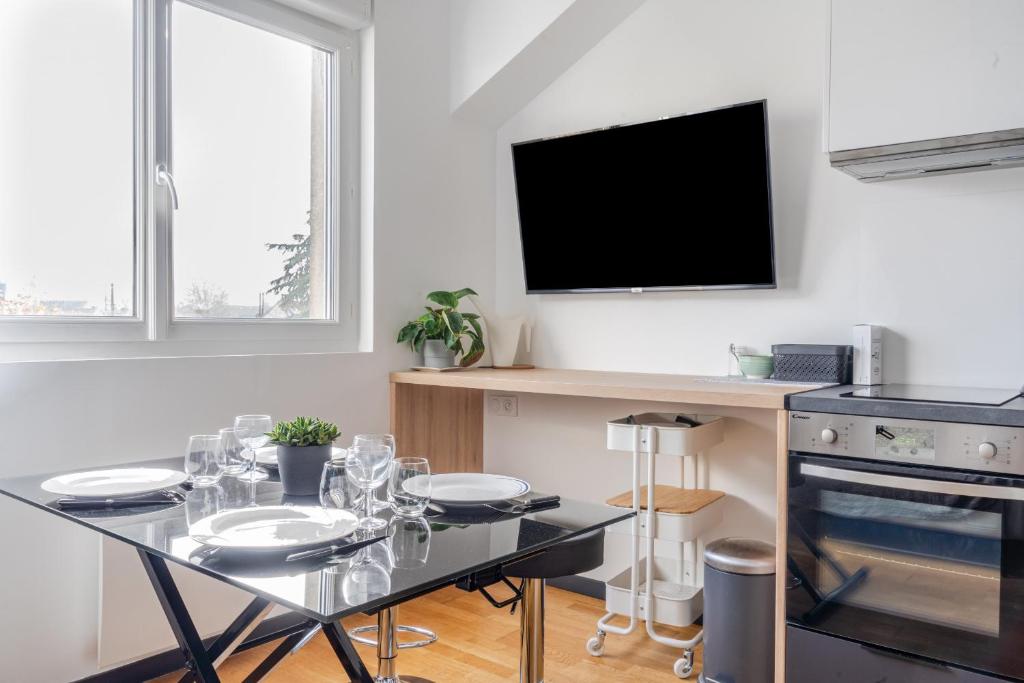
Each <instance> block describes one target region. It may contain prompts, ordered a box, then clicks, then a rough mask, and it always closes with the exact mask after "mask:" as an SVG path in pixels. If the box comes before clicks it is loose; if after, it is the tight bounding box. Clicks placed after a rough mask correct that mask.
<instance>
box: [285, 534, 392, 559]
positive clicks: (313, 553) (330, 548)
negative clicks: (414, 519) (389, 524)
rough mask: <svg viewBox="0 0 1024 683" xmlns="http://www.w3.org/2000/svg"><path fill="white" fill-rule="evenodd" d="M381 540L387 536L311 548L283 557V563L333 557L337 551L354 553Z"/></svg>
mask: <svg viewBox="0 0 1024 683" xmlns="http://www.w3.org/2000/svg"><path fill="white" fill-rule="evenodd" d="M383 538H387V536H386V535H385V536H374V537H373V538H365V539H362V540H359V541H354V542H352V543H343V544H341V545H325V546H323V547H321V548H313V549H312V550H302V551H300V552H297V553H292V554H290V555H287V556H285V558H284V561H285V562H295V561H296V560H309V559H312V558H315V557H327V556H328V555H333V554H334V553H336V552H338V551H339V550H349V551H353V552H354V551H356V550H359V549H360V548H363V547H365V546H368V545H370V544H371V543H376V542H377V541H379V540H381V539H383Z"/></svg>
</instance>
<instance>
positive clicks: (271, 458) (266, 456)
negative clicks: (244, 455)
mask: <svg viewBox="0 0 1024 683" xmlns="http://www.w3.org/2000/svg"><path fill="white" fill-rule="evenodd" d="M347 453H348V451H346V450H345V449H344V448H338V447H337V446H331V459H332V460H338V459H339V458H344V457H345V455H347ZM256 464H257V465H262V466H263V467H277V446H264V447H263V448H257V449H256Z"/></svg>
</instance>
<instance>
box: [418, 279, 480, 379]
mask: <svg viewBox="0 0 1024 683" xmlns="http://www.w3.org/2000/svg"><path fill="white" fill-rule="evenodd" d="M468 294H472V295H474V296H475V295H476V292H474V291H473V290H472V289H469V288H468V287H467V288H464V289H460V290H459V291H457V292H444V291H439V292H431V293H430V294H428V295H427V300H428V301H430V302H431V303H434V304H437V306H438V307H437V308H435V307H433V306H426V307H425V308H426V309H427V312H426V313H424V314H423V315H421V316H420V317H418V318H416V319H415V320H410V321H409V322H408V323H406V324H405V326H404V327H403V328H402V329H401V330H399V331H398V343H399V344H405V343H407V344H409V347H410V348H411V349H412V350H413V351H416V352H418V353H420V354H422V358H423V360H422V363H423V365H424V366H426V367H428V368H449V367H453V366H454V365H455V358H456V356H461V359H460V360H459V365H461V366H462V367H469V366H470V365H472V364H473V363H475V362H477V361H478V360H480V357H481V356H483V355H484V336H483V332H482V331H481V329H480V316H479V315H477V314H476V313H461V312H459V311H458V310H457V309H458V307H459V301H460V300H461V299H462V298H463V297H464V296H466V295H468ZM464 338H468V339H469V348H468V349H467V348H466V347H465V345H464V341H463V339H464Z"/></svg>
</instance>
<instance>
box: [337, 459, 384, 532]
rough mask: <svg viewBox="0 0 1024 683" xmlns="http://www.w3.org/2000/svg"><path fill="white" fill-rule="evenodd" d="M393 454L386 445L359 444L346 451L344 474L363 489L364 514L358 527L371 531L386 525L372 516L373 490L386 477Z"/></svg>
mask: <svg viewBox="0 0 1024 683" xmlns="http://www.w3.org/2000/svg"><path fill="white" fill-rule="evenodd" d="M393 458H394V454H393V452H392V450H391V449H390V448H388V447H387V446H380V445H376V446H373V445H360V446H353V447H352V448H350V449H349V451H348V458H347V459H346V460H345V474H346V476H348V478H349V481H351V482H352V483H353V484H355V485H356V486H357V487H359V488H360V489H362V490H363V504H364V510H365V513H366V516H365V517H363V518H362V519H360V520H359V528H360V529H363V530H365V531H373V530H375V529H380V528H382V527H384V526H386V525H387V522H385V521H384V520H383V519H378V518H376V517H374V516H373V513H374V510H373V495H372V493H373V490H374V489H375V488H377V487H378V486H380V485H381V484H383V483H384V482H385V481H387V479H388V473H389V472H390V470H391V461H392V459H393Z"/></svg>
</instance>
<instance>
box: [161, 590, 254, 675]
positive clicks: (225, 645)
mask: <svg viewBox="0 0 1024 683" xmlns="http://www.w3.org/2000/svg"><path fill="white" fill-rule="evenodd" d="M273 608H274V605H273V604H271V602H270V601H269V600H267V599H266V598H255V599H253V601H252V602H250V603H249V604H248V606H247V607H246V608H245V609H244V610H243V611H242V613H241V614H239V615H238V617H236V618H235V620H234V621H232V622H231V625H230V626H228V627H227V629H225V631H224V632H223V633H222V634H220V637H218V638H217V640H215V641H213V644H212V645H211V646H210V649H208V650H207V651H206V653H207V655H208V656H209V657H210V661H212V662H213V666H214V668H216V667H218V666H220V665H221V662H223V661H224V660H225V659H227V658H228V657H230V656H231V654H232V653H233V652H234V651H235V649H236V648H237V647H238V646H239V645H241V644H242V642H243V641H244V640H245V639H246V638H248V637H249V634H250V633H252V632H253V631H254V630H255V629H256V627H257V626H259V625H260V622H261V621H263V618H264V617H265V616H267V614H268V613H269V612H270V610H271V609H273ZM191 680H192V672H191V671H190V672H188V673H186V674H185V675H184V676H182V677H181V678H179V679H178V683H187V682H188V681H191Z"/></svg>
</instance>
